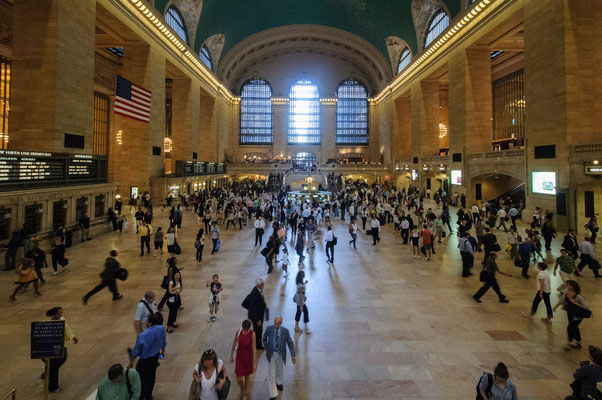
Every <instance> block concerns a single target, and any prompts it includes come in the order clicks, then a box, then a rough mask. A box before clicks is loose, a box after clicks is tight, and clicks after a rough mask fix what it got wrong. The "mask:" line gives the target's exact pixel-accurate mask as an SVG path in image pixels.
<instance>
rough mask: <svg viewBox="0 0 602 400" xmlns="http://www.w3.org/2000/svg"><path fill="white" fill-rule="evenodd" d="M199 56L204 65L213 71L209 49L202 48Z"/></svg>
mask: <svg viewBox="0 0 602 400" xmlns="http://www.w3.org/2000/svg"><path fill="white" fill-rule="evenodd" d="M199 56H200V57H201V61H202V62H203V64H205V65H206V66H207V68H209V69H211V54H209V49H207V46H203V47H201V52H200V53H199Z"/></svg>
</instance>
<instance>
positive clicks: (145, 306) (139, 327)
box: [134, 290, 157, 336]
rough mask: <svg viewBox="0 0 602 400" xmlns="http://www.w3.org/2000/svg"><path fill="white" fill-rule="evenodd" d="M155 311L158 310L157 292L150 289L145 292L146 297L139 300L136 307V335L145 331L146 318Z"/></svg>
mask: <svg viewBox="0 0 602 400" xmlns="http://www.w3.org/2000/svg"><path fill="white" fill-rule="evenodd" d="M155 312H157V304H156V303H155V293H154V292H152V291H150V290H149V291H148V292H146V293H145V294H144V298H143V299H142V300H140V301H139V302H138V306H137V307H136V316H135V317H134V329H135V330H136V336H138V335H140V334H141V333H142V332H144V329H146V320H147V319H148V317H149V315H152V314H154V313H155Z"/></svg>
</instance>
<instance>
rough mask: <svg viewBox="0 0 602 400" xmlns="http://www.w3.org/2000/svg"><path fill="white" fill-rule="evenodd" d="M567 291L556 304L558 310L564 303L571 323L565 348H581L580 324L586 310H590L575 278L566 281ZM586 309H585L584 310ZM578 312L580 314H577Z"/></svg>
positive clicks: (555, 307)
mask: <svg viewBox="0 0 602 400" xmlns="http://www.w3.org/2000/svg"><path fill="white" fill-rule="evenodd" d="M565 284H566V292H564V293H563V295H562V296H561V297H560V301H559V302H558V304H556V305H555V306H554V310H556V309H557V308H558V307H559V306H561V305H562V308H563V309H564V310H565V311H566V315H567V319H568V320H569V325H568V326H567V328H566V332H567V335H568V339H569V342H568V343H567V344H566V345H564V349H565V350H571V349H580V348H581V331H580V330H579V324H581V321H583V318H584V317H583V316H582V315H583V314H582V313H581V312H582V311H584V310H588V308H587V303H586V302H585V299H584V298H583V297H582V296H581V286H579V284H578V283H577V281H574V280H572V279H571V280H568V281H566V283H565ZM583 309H584V310H583ZM577 314H578V315H579V316H577Z"/></svg>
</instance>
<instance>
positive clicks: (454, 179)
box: [451, 169, 462, 185]
mask: <svg viewBox="0 0 602 400" xmlns="http://www.w3.org/2000/svg"><path fill="white" fill-rule="evenodd" d="M451 184H452V185H462V171H461V170H459V169H452V170H451Z"/></svg>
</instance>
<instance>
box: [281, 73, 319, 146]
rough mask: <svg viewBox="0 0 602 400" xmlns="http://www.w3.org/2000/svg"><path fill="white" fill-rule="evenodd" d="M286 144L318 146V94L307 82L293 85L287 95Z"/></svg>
mask: <svg viewBox="0 0 602 400" xmlns="http://www.w3.org/2000/svg"><path fill="white" fill-rule="evenodd" d="M287 139H288V140H287V142H288V144H320V143H321V125H320V93H319V91H318V86H317V85H316V84H315V83H313V82H312V81H309V80H300V81H298V82H297V83H295V84H294V85H293V86H292V87H291V90H290V93H289V103H288V138H287Z"/></svg>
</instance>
